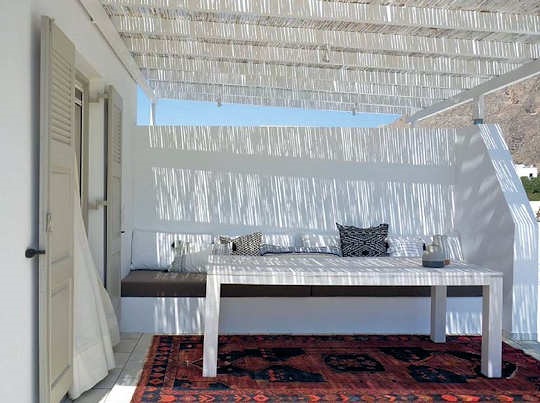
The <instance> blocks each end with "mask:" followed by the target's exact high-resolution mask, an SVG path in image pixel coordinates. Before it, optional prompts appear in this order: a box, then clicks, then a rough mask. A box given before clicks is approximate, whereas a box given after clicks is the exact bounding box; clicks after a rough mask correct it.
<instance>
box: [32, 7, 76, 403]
mask: <svg viewBox="0 0 540 403" xmlns="http://www.w3.org/2000/svg"><path fill="white" fill-rule="evenodd" d="M41 22H42V32H41V75H40V79H41V97H40V103H41V111H40V112H41V114H40V120H41V128H40V201H39V208H40V212H39V243H40V248H41V249H44V250H45V254H44V255H41V256H40V258H39V394H40V396H39V397H40V402H43V403H56V402H59V401H60V400H61V399H62V397H63V396H64V395H65V394H66V392H67V391H68V389H69V387H70V385H71V382H72V378H73V207H74V206H73V203H74V192H75V189H74V186H75V185H74V171H75V167H74V154H73V152H74V151H73V127H74V106H73V93H74V88H75V47H74V45H73V43H71V41H70V40H69V39H68V38H67V37H66V36H65V35H64V34H63V33H62V31H60V30H59V29H58V27H56V25H55V24H54V23H53V21H52V20H51V19H50V18H48V17H42V20H41Z"/></svg>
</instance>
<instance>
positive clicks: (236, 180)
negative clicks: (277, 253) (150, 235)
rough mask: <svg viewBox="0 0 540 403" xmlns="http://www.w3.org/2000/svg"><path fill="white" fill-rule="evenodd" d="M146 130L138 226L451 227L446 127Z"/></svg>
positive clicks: (451, 140)
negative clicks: (444, 128) (343, 225)
mask: <svg viewBox="0 0 540 403" xmlns="http://www.w3.org/2000/svg"><path fill="white" fill-rule="evenodd" d="M147 130H148V131H147V136H146V139H145V141H144V142H143V141H142V140H141V141H138V149H137V151H136V155H137V156H143V155H145V156H146V157H145V158H141V159H140V160H139V163H138V168H137V169H138V172H137V181H136V200H135V204H137V203H139V202H140V205H141V206H143V205H144V206H148V207H150V206H152V209H153V211H152V212H150V211H144V212H143V211H141V214H138V216H139V217H140V219H139V223H138V224H137V227H139V228H152V229H161V230H173V231H177V230H178V229H180V228H183V229H185V230H186V231H188V232H213V231H220V230H240V231H248V230H251V229H263V230H276V231H281V232H293V231H298V230H306V229H309V230H311V231H314V232H329V231H332V232H333V231H335V223H336V222H343V223H347V224H353V225H364V226H365V225H370V224H378V223H380V222H388V223H389V224H390V229H391V232H394V233H400V234H433V233H438V232H442V233H449V232H452V231H453V230H454V221H453V217H454V186H453V181H454V165H455V151H454V144H455V131H453V130H441V129H440V130H432V129H404V130H396V129H349V128H298V127H292V128H289V127H253V128H249V127H248V128H246V127H164V126H157V127H150V128H148V129H147ZM150 184H151V186H152V190H153V192H149V191H148V190H149V188H150V187H149V186H148V185H150ZM150 198H152V200H150ZM141 210H142V209H141Z"/></svg>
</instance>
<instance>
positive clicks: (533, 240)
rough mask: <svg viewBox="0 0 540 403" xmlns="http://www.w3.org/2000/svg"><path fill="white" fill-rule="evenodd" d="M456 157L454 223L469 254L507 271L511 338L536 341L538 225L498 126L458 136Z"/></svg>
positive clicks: (506, 310) (507, 322)
mask: <svg viewBox="0 0 540 403" xmlns="http://www.w3.org/2000/svg"><path fill="white" fill-rule="evenodd" d="M456 154H457V156H458V158H457V169H456V197H455V199H456V218H455V222H456V227H457V228H459V231H460V234H461V241H462V245H463V252H464V255H465V257H466V258H467V260H468V261H470V262H472V263H477V264H480V265H484V266H487V267H490V268H493V269H495V270H497V271H501V272H503V273H504V286H503V294H504V306H503V309H504V312H503V318H504V320H503V327H504V329H505V331H506V332H507V333H508V335H509V336H512V335H516V336H517V337H521V338H536V334H537V329H536V323H537V305H538V297H537V287H538V264H537V248H538V234H537V224H536V220H535V217H534V214H533V212H532V210H531V208H530V204H529V202H528V200H527V197H526V195H525V192H524V190H523V186H522V184H521V181H520V179H519V178H518V177H517V175H516V173H515V170H514V169H513V165H512V158H511V155H510V153H509V151H508V148H507V146H506V144H505V142H504V140H503V137H502V133H501V132H500V129H499V127H498V126H487V125H482V126H478V127H472V128H469V129H466V130H463V131H461V132H459V134H458V137H457V148H456Z"/></svg>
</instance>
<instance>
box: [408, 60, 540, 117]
mask: <svg viewBox="0 0 540 403" xmlns="http://www.w3.org/2000/svg"><path fill="white" fill-rule="evenodd" d="M538 74H540V59H539V60H535V61H533V62H530V63H527V64H524V65H523V66H521V67H519V68H517V69H516V70H513V71H511V72H510V73H507V74H504V75H502V76H499V77H496V78H493V79H491V80H489V81H487V82H485V83H483V84H480V85H478V86H476V87H474V88H471V89H469V90H466V91H463V92H461V93H459V94H457V95H455V96H453V97H452V98H450V99H447V100H445V101H441V102H438V103H436V104H434V105H431V106H428V107H427V108H425V109H423V110H421V111H418V112H416V113H415V114H414V115H412V116H411V117H410V118H409V119H408V121H409V122H415V121H418V120H422V119H426V118H428V117H430V116H433V115H436V114H438V113H441V112H444V111H447V110H449V109H452V108H455V107H456V106H459V105H462V104H465V103H467V102H469V101H471V100H473V99H475V98H479V97H481V96H483V95H487V94H490V93H492V92H494V91H497V90H500V89H501V88H504V87H508V86H509V85H512V84H515V83H518V82H520V81H523V80H526V79H528V78H531V77H534V76H536V75H538Z"/></svg>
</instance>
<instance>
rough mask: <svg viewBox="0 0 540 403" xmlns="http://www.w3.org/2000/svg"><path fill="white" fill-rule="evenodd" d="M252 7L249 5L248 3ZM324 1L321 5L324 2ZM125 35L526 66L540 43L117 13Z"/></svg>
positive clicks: (115, 20) (115, 17)
mask: <svg viewBox="0 0 540 403" xmlns="http://www.w3.org/2000/svg"><path fill="white" fill-rule="evenodd" d="M245 3H246V4H247V3H250V2H247V1H246V2H245ZM321 3H322V2H321ZM111 20H112V21H113V23H114V25H115V26H116V28H117V29H118V32H120V33H121V34H130V35H131V34H142V35H145V36H148V35H152V36H162V37H164V36H165V37H168V38H184V39H194V40H204V41H211V42H215V41H232V42H235V43H249V44H257V45H260V44H274V45H276V44H280V45H282V46H285V47H294V48H300V47H312V48H313V47H315V48H323V47H326V46H330V47H331V48H335V49H345V50H352V51H354V50H359V51H367V52H370V51H371V52H374V53H381V52H382V53H388V52H392V53H398V54H424V55H440V56H448V57H456V58H486V59H499V60H513V61H515V62H521V61H524V60H530V59H534V58H537V57H539V56H540V45H539V44H538V43H520V42H502V41H487V40H472V39H452V38H444V37H426V36H414V35H405V34H395V35H394V34H383V33H370V32H352V31H340V30H332V29H325V28H312V27H294V26H293V27H289V26H287V27H276V26H271V25H255V24H245V23H236V22H205V21H191V20H187V19H185V18H178V19H174V20H169V19H163V18H161V17H159V16H154V15H143V16H140V17H137V16H125V15H113V16H111Z"/></svg>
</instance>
